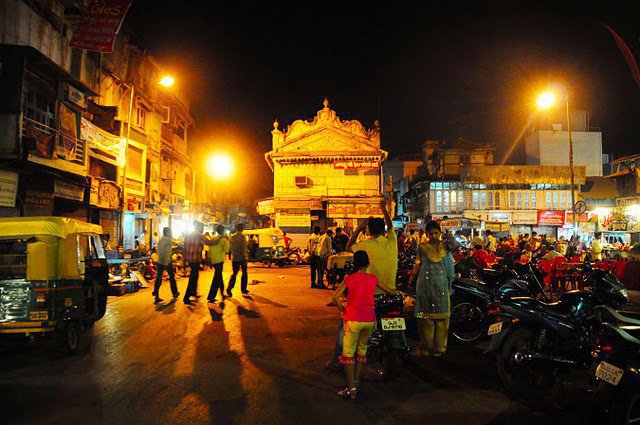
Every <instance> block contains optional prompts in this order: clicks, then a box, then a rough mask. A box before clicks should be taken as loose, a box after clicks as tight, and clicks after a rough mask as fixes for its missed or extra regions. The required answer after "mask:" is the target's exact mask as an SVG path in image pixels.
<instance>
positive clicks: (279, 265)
mask: <svg viewBox="0 0 640 425" xmlns="http://www.w3.org/2000/svg"><path fill="white" fill-rule="evenodd" d="M276 265H277V266H278V267H284V260H278V262H277V263H276Z"/></svg>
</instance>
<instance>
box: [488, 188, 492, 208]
mask: <svg viewBox="0 0 640 425" xmlns="http://www.w3.org/2000/svg"><path fill="white" fill-rule="evenodd" d="M487 207H488V208H489V209H491V208H493V192H492V191H489V192H488V194H487Z"/></svg>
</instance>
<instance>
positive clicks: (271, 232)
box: [242, 227, 284, 236]
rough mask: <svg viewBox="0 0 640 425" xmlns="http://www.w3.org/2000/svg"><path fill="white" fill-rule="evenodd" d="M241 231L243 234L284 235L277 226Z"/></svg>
mask: <svg viewBox="0 0 640 425" xmlns="http://www.w3.org/2000/svg"><path fill="white" fill-rule="evenodd" d="M242 233H244V234H245V235H267V236H284V233H282V230H280V229H279V228H277V227H267V228H264V229H251V230H244V231H243V232H242Z"/></svg>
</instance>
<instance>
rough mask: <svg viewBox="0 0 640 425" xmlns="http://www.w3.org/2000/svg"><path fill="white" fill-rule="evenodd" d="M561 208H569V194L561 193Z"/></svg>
mask: <svg viewBox="0 0 640 425" xmlns="http://www.w3.org/2000/svg"><path fill="white" fill-rule="evenodd" d="M560 206H561V207H563V208H566V207H567V192H565V191H562V192H560Z"/></svg>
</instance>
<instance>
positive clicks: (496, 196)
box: [493, 192, 501, 209]
mask: <svg viewBox="0 0 640 425" xmlns="http://www.w3.org/2000/svg"><path fill="white" fill-rule="evenodd" d="M493 199H494V200H493V205H494V208H496V209H500V208H501V207H500V192H496V193H495V194H494V195H493Z"/></svg>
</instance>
